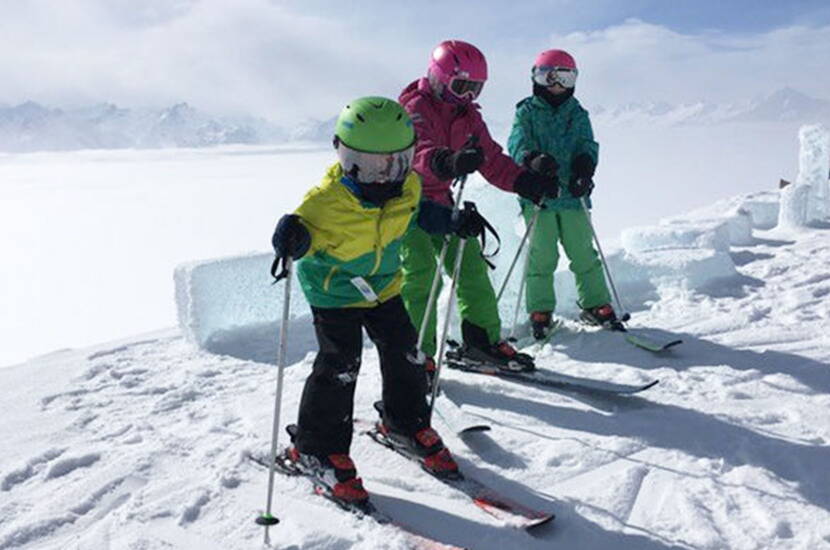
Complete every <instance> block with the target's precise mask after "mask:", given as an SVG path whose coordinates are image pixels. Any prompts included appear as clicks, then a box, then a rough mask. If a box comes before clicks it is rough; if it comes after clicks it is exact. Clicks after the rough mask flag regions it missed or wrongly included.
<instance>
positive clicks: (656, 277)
mask: <svg viewBox="0 0 830 550" xmlns="http://www.w3.org/2000/svg"><path fill="white" fill-rule="evenodd" d="M483 189H484V188H483V186H480V185H479V184H477V183H473V184H472V185H471V187H470V191H469V196H471V197H475V196H476V194H477V193H482V192H483ZM772 195H775V194H774V193H773V194H772ZM772 203H773V201H772V199H771V198H770V196H768V195H766V194H765V195H751V196H742V197H735V198H733V199H728V200H724V201H721V203H719V204H717V205H713V206H712V207H710V208H706V209H702V210H701V211H699V212H690V213H688V214H687V215H685V216H681V217H679V218H675V219H673V220H664V223H659V224H657V225H655V226H651V227H641V228H638V229H632V230H630V231H629V232H627V237H624V238H623V239H622V242H623V244H624V248H622V249H616V250H612V251H611V253H610V254H609V259H610V261H611V266H612V269H613V272H614V275H615V280H616V281H617V282H618V285H619V286H620V287H621V291H622V293H623V294H624V295H625V296H627V297H628V299H629V300H631V301H632V302H633V303H634V305H635V306H637V309H636V311H635V315H634V319H633V321H632V324H633V326H635V327H636V326H640V327H650V331H651V332H652V333H653V334H655V335H658V336H659V335H662V336H668V335H679V336H681V337H682V338H683V340H684V344H682V346H680V347H678V348H675V349H674V350H673V351H672V352H671V353H668V354H664V355H653V354H649V353H648V352H645V351H643V350H639V349H637V348H634V347H632V346H629V345H627V344H626V343H624V342H623V340H622V339H621V337H620V335H619V334H615V333H608V332H595V331H593V330H590V329H585V328H582V327H581V326H580V325H578V324H577V323H576V322H574V321H570V320H568V319H567V318H566V319H565V320H564V325H563V328H562V329H560V331H559V332H557V334H556V336H555V337H554V338H553V339H552V341H551V342H550V344H548V345H545V346H544V347H543V348H541V349H538V346H531V348H530V349H529V350H528V351H530V352H532V353H534V354H535V355H536V356H537V362H538V365H539V367H540V368H544V369H555V370H557V371H559V372H563V373H566V374H570V375H574V376H581V377H593V378H601V379H607V380H613V381H617V382H627V383H635V382H643V381H646V380H648V379H651V378H658V379H660V383H659V384H658V385H657V386H656V387H654V388H652V389H650V390H648V391H647V392H644V393H642V394H639V395H637V396H630V397H603V396H601V395H596V394H588V393H578V392H573V391H565V390H557V391H553V390H543V389H541V388H536V387H532V386H524V385H520V384H517V383H513V382H509V381H506V380H501V379H497V378H492V377H484V376H476V375H472V374H465V373H459V372H457V371H452V370H447V371H445V372H444V373H443V380H444V382H443V384H442V388H443V391H444V397H442V398H441V400H442V401H440V403H443V405H444V406H448V405H449V404H451V403H452V404H454V405H456V406H458V407H460V409H461V411H463V413H464V414H466V415H468V417H469V418H470V419H473V420H475V421H476V422H486V423H488V424H489V425H490V426H491V427H492V429H491V431H489V432H482V433H476V434H470V435H466V436H464V437H463V439H462V438H460V437H458V436H455V435H453V434H451V433H450V432H449V431H448V429H447V428H446V427H445V426H443V425H442V424H441V423H439V424H438V428H439V430H440V431H441V432H442V433H443V435H444V436H445V439H446V441H447V443H448V444H449V445H450V447H451V448H452V450H453V452H454V453H455V454H456V456H457V457H458V459H459V461H460V464H461V466H462V468H463V469H465V470H467V471H472V472H475V474H476V475H477V476H478V477H480V478H481V479H484V480H485V481H486V482H487V483H489V484H491V485H492V486H493V487H495V488H497V489H498V490H500V491H503V492H504V493H506V494H507V495H508V496H510V497H511V498H513V499H515V500H518V501H520V502H522V503H524V504H527V505H529V506H533V507H536V508H539V509H542V510H547V511H553V512H555V513H556V515H557V519H556V520H555V521H554V523H553V525H551V526H548V527H544V528H542V529H541V530H540V531H539V532H537V533H536V534H534V535H533V536H530V535H528V534H526V533H523V532H521V531H516V530H515V529H511V528H509V527H504V526H500V525H499V524H498V522H497V521H495V520H493V519H492V518H491V517H489V516H487V515H486V514H484V513H483V512H482V511H480V510H479V509H478V508H477V507H475V506H474V505H472V504H471V503H470V502H469V501H467V500H466V499H465V498H463V497H460V496H459V495H458V493H455V492H454V491H453V490H452V489H449V488H447V487H445V486H444V485H442V484H441V483H438V482H436V481H435V480H432V479H431V478H429V477H428V476H425V475H423V474H422V473H421V472H420V471H419V469H418V468H417V467H416V466H414V465H412V464H410V463H408V462H406V461H404V460H402V459H399V458H398V457H396V456H395V455H391V454H390V453H389V452H388V451H386V450H383V449H381V448H380V447H378V446H377V445H375V444H374V443H372V442H371V441H370V440H369V439H368V438H366V437H364V436H360V435H356V436H355V441H354V445H353V457H354V460H355V462H356V464H357V467H358V468H359V471H360V474H361V476H362V477H363V479H364V482H365V484H366V486H367V488H368V489H369V490H370V491H371V492H372V493H373V495H374V498H375V499H376V500H377V502H378V504H379V505H381V506H383V507H384V508H386V509H388V510H392V511H394V512H396V513H397V514H399V515H400V516H401V518H402V519H403V523H405V524H406V525H407V526H408V528H410V529H412V530H414V531H416V532H418V533H420V534H422V535H424V536H428V537H431V538H434V539H437V540H440V541H442V542H445V543H449V544H455V545H459V546H466V547H474V548H483V549H487V548H494V549H495V548H528V549H533V548H540V549H541V548H550V547H560V548H583V549H587V550H599V549H610V548H638V549H646V550H649V549H655V550H656V549H662V548H706V549H719V548H732V549H756V548H776V549H779V548H781V549H790V548H792V549H795V548H799V549H800V548H810V549H813V548H830V483H828V481H830V478H828V473H827V464H830V336H828V334H827V330H826V327H827V326H828V323H830V302H828V297H830V275H828V274H827V267H826V266H827V262H828V261H829V260H830V239H828V231H830V230H828V229H827V228H826V227H823V226H819V227H813V228H809V229H806V230H804V231H800V232H798V233H794V234H792V235H790V236H788V237H787V239H784V238H783V237H782V233H780V231H779V230H778V229H773V230H765V229H760V228H759V227H758V225H765V224H767V223H768V222H769V217H768V216H767V214H769V212H770V211H771V210H772V207H768V206H767V205H769V204H772ZM749 204H751V205H756V206H751V207H746V205H749ZM757 205H764V206H757ZM736 208H744V211H745V212H746V214H745V215H744V216H742V219H744V220H747V219H748V220H751V221H752V225H753V228H752V241H751V242H750V243H748V244H735V243H734V242H733V238H732V234H731V232H730V231H729V227H730V223H734V222H730V221H729V220H730V219H731V218H732V217H733V216H732V215H733V214H734V212H735V209H736ZM502 210H503V211H504V212H500V213H499V214H498V215H502V214H503V215H504V219H505V220H508V221H507V222H505V221H501V222H500V223H502V224H504V223H507V224H508V225H507V226H506V227H512V226H511V225H510V223H515V221H516V220H515V217H514V214H512V213H508V212H507V210H508V209H507V208H504V209H502ZM756 212H762V215H760V217H759V216H758V215H755V213H756ZM765 216H766V217H765ZM500 227H504V226H503V225H500ZM516 229H518V230H519V231H518V232H519V233H520V231H521V225H519V226H518V227H516ZM503 233H504V234H503V237H504V236H505V235H507V234H508V233H509V234H510V239H506V240H508V241H509V243H508V246H512V247H515V241H516V240H518V237H517V236H516V235H513V232H510V231H503ZM788 235H789V234H788ZM514 250H515V248H514ZM509 258H510V256H509V255H502V256H500V264H504V263H505V262H506V261H507V260H508V259H509ZM269 261H270V258H269V257H268V255H263V254H248V255H242V256H230V257H229V256H224V257H221V258H218V259H216V260H202V261H197V262H189V263H187V264H182V265H181V266H180V267H179V268H178V269H177V270H176V284H177V293H178V295H177V306H178V308H179V315H180V318H181V320H182V329H181V330H178V329H169V330H163V331H157V332H153V333H146V334H142V335H140V336H135V337H131V338H126V339H123V340H120V341H115V342H110V343H107V344H100V345H96V346H94V347H90V348H87V349H78V350H66V351H61V352H55V353H53V354H50V355H47V356H43V357H40V358H37V359H33V360H31V361H29V362H27V363H24V364H21V365H19V366H16V367H9V368H6V369H2V370H0V388H2V390H0V391H1V392H2V400H3V403H4V405H5V407H4V410H5V411H6V412H4V420H5V422H4V423H3V428H2V430H0V436H1V437H2V438H3V441H4V445H3V446H1V447H0V517H2V518H3V519H2V522H0V549H2V550H6V549H12V548H14V549H24V550H25V549H30V548H31V549H34V548H38V549H41V548H46V549H49V548H55V549H57V548H61V549H63V548H148V549H149V548H170V547H174V548H205V549H212V548H217V549H218V548H222V549H235V548H240V549H242V548H252V547H259V546H260V544H261V538H262V530H261V529H262V528H261V527H259V526H257V525H255V524H254V522H253V518H254V517H255V516H256V514H257V513H258V511H259V510H261V509H262V506H263V505H264V501H265V491H266V486H267V474H266V472H265V470H264V469H262V468H260V467H258V466H256V465H254V464H253V463H251V461H249V460H248V459H247V458H245V455H246V453H248V452H256V453H263V452H266V451H267V448H268V445H269V439H268V438H269V437H270V432H271V430H270V426H271V419H272V416H271V415H272V412H273V411H272V409H273V396H274V394H273V392H274V384H275V378H276V371H275V369H274V367H273V362H274V358H275V357H276V354H275V351H274V350H275V349H276V343H275V342H273V340H274V339H275V337H276V333H277V331H276V325H275V324H274V322H275V319H276V318H277V317H278V315H279V313H278V305H279V300H280V299H281V296H282V292H281V290H282V289H283V287H282V284H279V285H276V286H271V285H270V281H269V279H270V277H269V275H268V267H269V265H268V264H269ZM500 269H502V270H503V269H504V266H503V265H500ZM562 275H564V274H562ZM567 279H568V278H567V277H564V276H563V277H558V282H557V284H565V283H567ZM559 280H561V281H564V283H560V282H559ZM294 286H295V287H297V285H294ZM508 301H509V300H508ZM565 302H566V300H565V299H564V298H562V303H563V305H565ZM294 303H296V304H297V309H294V308H292V310H293V315H292V325H291V326H290V327H289V341H290V342H291V343H292V345H297V346H298V348H297V349H296V350H295V353H294V354H293V355H291V356H290V360H289V363H290V366H289V367H288V368H287V369H286V373H285V391H284V396H283V397H284V401H283V404H282V418H283V423H286V422H291V421H293V420H294V419H295V418H296V411H297V407H298V404H299V399H300V395H301V389H302V385H303V382H304V380H305V377H306V376H307V375H308V372H309V370H310V367H311V361H312V360H313V354H307V353H306V352H307V351H312V350H313V349H314V343H313V337H312V335H311V331H312V329H311V327H310V326H309V320H308V319H307V318H306V319H303V311H302V309H303V304H302V302H301V301H300V300H299V299H298V300H297V301H296V302H294ZM568 311H569V309H568V308H563V310H562V311H561V312H560V314H561V315H564V316H566V317H568V316H569V314H568ZM224 315H228V319H223V318H222V317H223V316H224ZM263 321H264V322H265V324H263ZM269 323H270V324H269ZM219 335H221V338H220V337H219ZM258 335H259V336H258ZM257 338H260V340H257ZM268 338H270V341H271V342H272V343H271V344H270V347H271V349H270V350H269V351H268V353H262V354H261V355H259V356H257V355H258V353H259V352H262V349H264V348H265V347H268V345H266V344H264V341H265V340H266V339H268ZM217 339H220V340H221V339H224V340H225V341H227V342H229V349H230V351H221V350H220V351H219V352H217V349H216V348H213V351H211V346H215V345H216V341H217ZM211 342H213V343H211ZM298 342H299V344H297V343H298ZM194 343H195V344H199V345H201V346H202V347H201V348H200V347H199V345H194ZM249 346H250V347H251V348H253V350H254V351H253V352H252V351H251V350H247V351H245V350H246V349H247V348H248V347H249ZM260 348H262V349H260ZM256 350H259V352H257V351H256ZM245 354H247V357H246V356H244V355H245ZM254 356H256V357H254ZM360 376H361V380H360V381H359V383H358V391H357V395H356V415H357V418H359V419H361V421H363V420H369V419H371V418H373V416H374V413H373V410H372V402H373V401H374V399H376V398H377V396H378V395H379V393H380V376H379V368H378V358H377V353H376V351H375V350H374V349H373V348H367V349H366V350H365V351H364V361H363V366H362V370H361V375H360ZM281 441H282V442H284V441H285V438H284V436H281ZM274 502H275V513H276V515H277V516H278V517H279V518H280V520H281V523H280V524H279V525H277V526H276V527H273V528H272V537H273V538H274V539H275V540H276V541H277V543H278V545H279V547H284V548H320V547H325V548H367V549H368V548H389V549H398V548H400V549H403V548H409V547H411V546H410V544H411V541H410V540H409V539H407V538H406V536H405V535H403V534H402V533H401V532H400V531H399V530H397V529H395V528H393V527H389V526H381V525H376V524H373V523H369V522H365V521H364V522H361V521H360V520H358V519H356V518H353V517H350V516H348V515H346V514H344V513H342V512H341V511H339V510H337V509H336V508H335V507H333V506H330V505H329V504H327V503H326V502H325V501H323V500H321V499H319V498H318V497H315V496H313V495H312V494H311V493H310V490H309V488H308V486H307V485H306V484H304V482H303V481H302V480H296V479H289V478H284V477H280V476H278V477H277V478H276V492H275V501H274Z"/></svg>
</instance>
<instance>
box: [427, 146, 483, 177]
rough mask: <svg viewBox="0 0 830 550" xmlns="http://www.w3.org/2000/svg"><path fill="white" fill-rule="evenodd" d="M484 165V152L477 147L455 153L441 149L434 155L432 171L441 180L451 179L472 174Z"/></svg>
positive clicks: (466, 147)
mask: <svg viewBox="0 0 830 550" xmlns="http://www.w3.org/2000/svg"><path fill="white" fill-rule="evenodd" d="M482 164H484V150H483V149H482V148H481V147H479V146H477V145H472V146H464V147H463V148H462V149H459V150H458V151H455V152H453V151H452V150H451V149H441V150H440V151H436V152H435V154H434V155H432V162H431V165H432V171H433V172H435V175H436V176H438V177H439V178H440V179H451V178H457V177H459V176H463V175H465V174H472V173H473V172H475V171H476V170H478V169H479V167H480V166H481V165H482Z"/></svg>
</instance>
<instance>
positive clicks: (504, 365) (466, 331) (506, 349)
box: [458, 320, 536, 372]
mask: <svg viewBox="0 0 830 550" xmlns="http://www.w3.org/2000/svg"><path fill="white" fill-rule="evenodd" d="M461 334H462V336H463V337H464V345H463V346H462V348H461V350H460V354H458V355H459V356H460V357H459V359H460V360H461V361H464V360H468V361H472V362H475V363H483V364H485V365H492V366H494V367H498V368H500V369H502V370H507V371H513V372H525V371H532V370H535V369H536V365H535V364H534V362H533V357H531V356H530V355H528V354H526V353H519V352H518V351H516V348H514V347H513V346H511V345H510V343H508V342H507V341H506V340H502V341H500V342H496V343H495V344H491V343H490V339H489V337H488V336H487V332H486V331H485V330H484V329H483V328H481V327H479V326H476V325H474V324H472V323H470V322H469V321H466V320H464V321H462V322H461Z"/></svg>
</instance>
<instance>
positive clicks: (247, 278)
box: [173, 254, 316, 363]
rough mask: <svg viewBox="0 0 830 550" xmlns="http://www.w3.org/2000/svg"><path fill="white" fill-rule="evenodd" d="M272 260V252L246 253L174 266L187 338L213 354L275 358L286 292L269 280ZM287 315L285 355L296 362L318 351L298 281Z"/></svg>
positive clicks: (179, 310)
mask: <svg viewBox="0 0 830 550" xmlns="http://www.w3.org/2000/svg"><path fill="white" fill-rule="evenodd" d="M272 260H273V255H271V254H247V255H244V256H238V257H230V258H219V259H216V260H207V261H198V262H190V263H187V264H183V265H180V266H178V267H177V268H176V270H175V273H174V276H173V277H174V282H175V289H176V290H175V292H176V311H177V314H178V320H179V327H180V329H181V331H182V334H183V335H184V336H185V338H186V339H187V340H189V341H190V342H192V343H194V344H195V345H197V346H199V347H200V348H202V349H205V350H207V351H210V352H212V353H218V354H224V355H232V356H235V357H239V358H242V359H250V360H254V361H260V362H266V363H267V362H270V361H273V360H274V358H275V357H276V354H277V342H276V340H275V338H274V336H275V335H276V334H278V332H279V325H280V323H279V322H278V320H279V319H281V316H282V311H283V310H282V303H283V295H284V291H283V287H282V286H279V287H277V286H274V285H273V284H272V278H271V274H270V267H271V261H272ZM289 319H290V322H291V334H292V335H293V337H292V338H291V341H290V342H289V346H288V348H287V353H286V357H287V358H288V360H289V361H291V362H294V361H298V360H299V359H302V358H303V357H304V356H305V354H306V353H307V352H308V351H311V350H312V349H316V348H315V346H316V343H315V341H314V338H313V330H309V329H312V326H311V316H310V313H309V307H308V302H306V300H305V296H304V295H303V293H302V291H301V290H300V288H299V285H296V284H295V285H292V292H291V299H290V312H289Z"/></svg>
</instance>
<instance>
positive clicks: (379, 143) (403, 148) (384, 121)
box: [334, 96, 415, 184]
mask: <svg viewBox="0 0 830 550" xmlns="http://www.w3.org/2000/svg"><path fill="white" fill-rule="evenodd" d="M334 146H335V148H336V149H337V156H338V158H339V159H340V166H342V167H343V172H344V173H345V174H346V175H347V176H349V177H350V178H352V179H353V180H355V181H356V182H358V183H364V184H369V183H390V182H400V181H403V180H404V178H406V176H407V174H408V173H409V171H410V170H411V168H412V158H413V157H414V155H415V129H414V127H413V126H412V120H411V119H410V118H409V114H407V112H406V111H405V110H404V108H403V107H401V105H400V104H399V103H398V102H397V101H394V100H392V99H387V98H385V97H376V96H373V97H361V98H359V99H356V100H354V101H352V102H351V103H349V104H348V105H346V106H345V107H344V108H343V110H342V111H341V112H340V116H339V117H338V118H337V124H336V126H335V128H334Z"/></svg>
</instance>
